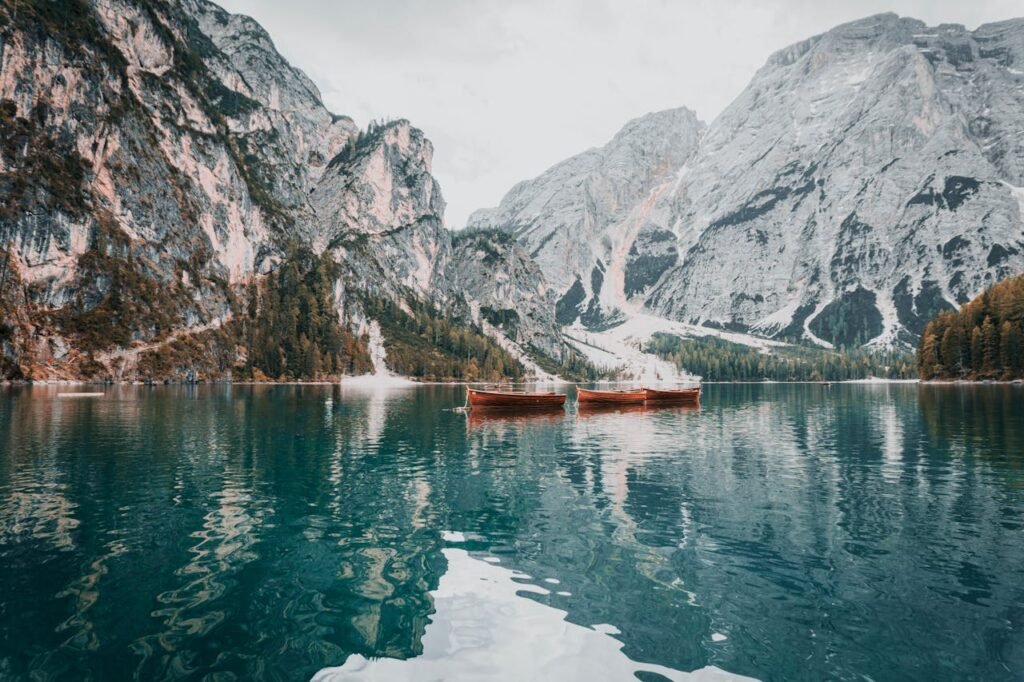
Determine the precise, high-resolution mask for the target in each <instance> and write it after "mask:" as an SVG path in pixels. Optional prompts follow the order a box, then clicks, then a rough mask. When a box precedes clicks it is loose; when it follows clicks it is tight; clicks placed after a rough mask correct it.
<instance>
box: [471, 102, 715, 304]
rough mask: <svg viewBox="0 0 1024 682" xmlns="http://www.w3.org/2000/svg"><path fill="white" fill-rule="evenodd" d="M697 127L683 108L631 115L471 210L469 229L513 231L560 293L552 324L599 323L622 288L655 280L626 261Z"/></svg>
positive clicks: (696, 137)
mask: <svg viewBox="0 0 1024 682" xmlns="http://www.w3.org/2000/svg"><path fill="white" fill-rule="evenodd" d="M704 127H705V126H704V124H703V123H701V122H700V121H699V120H698V119H697V117H696V115H695V114H694V113H693V112H692V111H690V110H689V109H685V108H680V109H670V110H667V111H660V112H657V113H653V114H647V115H646V116H642V117H640V118H638V119H635V120H633V121H630V122H629V123H627V124H626V125H625V126H624V127H623V128H622V130H620V131H619V132H618V133H617V134H616V135H615V137H614V138H613V139H612V140H611V141H610V142H608V144H606V145H605V146H604V147H601V148H597V149H590V150H588V151H585V152H583V153H582V154H579V155H577V156H574V157H572V158H571V159H567V160H566V161H563V162H561V163H559V164H557V165H556V166H554V167H552V168H550V169H548V170H547V171H545V172H544V173H543V174H542V175H540V176H538V177H537V178H534V179H532V180H527V181H524V182H521V183H519V184H518V185H516V186H515V187H513V188H512V190H511V191H509V193H508V194H507V195H506V196H505V197H504V198H503V199H502V201H501V204H500V205H499V206H498V207H496V208H492V209H483V210H479V211H476V212H474V213H473V214H472V215H471V216H470V218H469V227H470V228H497V229H501V230H505V231H508V232H510V233H511V234H514V235H515V236H516V238H517V239H518V240H519V243H520V244H522V245H523V247H524V248H525V249H526V250H527V251H528V252H529V253H530V255H531V256H532V257H533V258H534V259H536V261H537V262H538V263H539V264H540V266H541V269H542V270H543V272H544V275H545V277H546V278H547V280H548V281H549V282H550V284H551V286H552V287H553V288H554V289H555V290H556V291H557V292H558V293H559V295H560V296H561V301H560V303H559V307H558V317H559V322H561V323H562V324H568V323H570V322H572V321H574V320H575V319H576V318H577V317H580V316H582V317H583V319H584V321H585V322H587V323H588V324H600V323H601V321H602V320H603V319H604V318H605V317H606V316H607V315H608V314H609V313H613V312H614V311H615V310H616V309H617V308H621V307H622V306H624V305H625V297H624V296H622V292H623V290H624V289H625V290H628V291H630V292H633V291H635V290H642V289H643V288H644V286H645V285H646V284H647V283H653V280H655V279H656V278H657V277H656V274H655V273H652V272H650V271H645V272H641V270H640V269H638V268H637V267H636V266H635V264H634V267H633V268H632V269H627V268H626V262H627V260H628V257H629V253H630V250H631V247H632V245H633V241H634V239H635V238H636V235H637V233H638V232H639V231H640V229H641V228H643V227H644V226H645V225H646V224H647V221H648V220H649V217H650V216H649V213H650V208H651V206H652V205H653V203H654V200H655V199H656V198H657V192H658V189H657V188H659V187H660V186H662V185H663V184H664V183H665V182H666V181H668V180H670V179H671V178H673V177H674V176H675V174H676V173H677V172H678V170H679V168H680V167H681V166H683V164H685V163H686V162H687V160H688V159H689V158H690V157H691V156H692V155H693V154H694V152H695V151H696V150H697V145H698V143H699V141H700V137H701V135H702V134H703V132H704ZM657 274H660V273H657ZM645 278H647V279H649V280H650V282H646V281H645Z"/></svg>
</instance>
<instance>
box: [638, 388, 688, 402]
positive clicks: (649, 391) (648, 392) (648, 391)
mask: <svg viewBox="0 0 1024 682" xmlns="http://www.w3.org/2000/svg"><path fill="white" fill-rule="evenodd" d="M644 394H645V396H646V399H647V400H648V401H649V402H659V403H660V402H672V403H696V402H700V388H699V387H698V388H684V389H679V390H674V391H659V390H656V389H653V388H645V389H644Z"/></svg>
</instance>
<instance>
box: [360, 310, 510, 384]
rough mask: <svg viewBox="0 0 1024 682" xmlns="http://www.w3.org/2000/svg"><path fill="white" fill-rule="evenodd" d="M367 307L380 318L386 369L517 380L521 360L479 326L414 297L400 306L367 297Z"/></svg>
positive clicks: (421, 374)
mask: <svg viewBox="0 0 1024 682" xmlns="http://www.w3.org/2000/svg"><path fill="white" fill-rule="evenodd" d="M363 307H364V310H365V312H366V314H367V316H369V317H370V318H371V319H374V320H377V321H378V322H379V323H380V327H381V333H382V334H383V336H384V349H385V350H386V351H387V364H388V368H389V369H391V370H392V371H394V372H397V373H399V374H404V375H406V376H410V377H415V378H417V379H426V380H433V381H440V380H449V379H454V380H457V381H501V380H506V379H512V380H519V379H521V378H522V376H523V371H524V370H523V365H522V363H520V362H519V361H518V360H516V359H515V358H514V357H512V355H510V354H509V353H508V351H506V350H505V349H503V348H502V347H501V346H499V345H498V344H497V343H496V342H495V341H494V340H492V339H491V338H489V337H488V336H485V335H484V333H483V332H482V331H480V330H479V329H478V328H476V327H475V326H471V325H467V324H464V323H461V322H459V321H457V320H454V319H452V318H451V317H449V316H446V315H442V314H441V313H440V312H438V311H437V310H435V309H434V308H432V307H430V306H428V305H427V304H424V303H418V302H416V300H415V299H411V300H410V302H409V305H408V306H400V305H398V304H396V303H393V302H391V301H389V300H386V299H380V298H367V299H366V300H365V301H364V302H363Z"/></svg>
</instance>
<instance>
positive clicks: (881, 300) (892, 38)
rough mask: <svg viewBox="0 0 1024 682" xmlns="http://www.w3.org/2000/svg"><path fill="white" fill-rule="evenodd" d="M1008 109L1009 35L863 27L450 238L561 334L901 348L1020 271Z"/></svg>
mask: <svg viewBox="0 0 1024 682" xmlns="http://www.w3.org/2000/svg"><path fill="white" fill-rule="evenodd" d="M1022 112H1024V20H1021V19H1016V20H1011V21H1005V22H1000V23H995V24H987V25H984V26H981V27H979V28H977V29H976V30H974V31H968V30H966V29H965V28H964V27H963V26H959V25H942V26H938V27H929V26H927V25H925V24H924V23H923V22H920V21H917V20H915V19H908V18H902V17H898V16H896V15H895V14H882V15H878V16H872V17H869V18H866V19H863V20H860V21H855V22H852V23H849V24H845V25H842V26H839V27H837V28H835V29H833V30H831V31H829V32H827V33H824V34H822V35H818V36H814V37H812V38H809V39H808V40H805V41H802V42H800V43H798V44H796V45H792V46H790V47H787V48H785V49H782V50H780V51H778V52H777V53H775V54H774V55H772V56H771V57H770V58H769V59H768V62H767V63H766V64H765V65H764V66H763V67H762V68H761V69H760V70H759V71H758V72H757V74H756V75H755V76H754V78H753V80H752V81H751V83H750V84H749V85H748V86H747V88H746V89H745V90H744V91H743V92H742V93H740V95H739V97H737V98H736V100H735V101H733V103H732V104H730V105H729V106H728V107H727V108H726V110H725V111H724V112H722V114H721V115H719V116H718V117H717V118H716V119H715V120H714V121H713V122H712V123H711V124H710V125H706V126H705V125H704V124H703V123H701V122H700V121H698V120H697V119H696V117H695V116H694V115H693V114H692V113H691V112H689V111H687V110H685V109H678V110H670V111H664V112H660V113H656V114H650V115H648V116H645V117H643V118H640V119H637V120H635V121H632V122H630V123H629V124H627V125H626V127H625V128H623V129H622V131H621V132H620V133H619V134H618V135H616V136H615V138H614V139H613V140H612V141H611V142H609V143H608V144H607V145H606V146H605V147H603V148H601V149H593V150H589V151H586V152H583V153H582V154H579V155H578V156H575V157H573V158H571V159H568V160H567V161H564V162H562V163H560V164H558V165H556V166H555V167H553V168H551V169H550V170H548V171H547V172H545V173H543V174H542V175H540V176H539V177H537V178H534V179H532V180H527V181H525V182H521V183H519V184H518V185H516V186H515V187H513V188H512V189H511V190H510V191H509V192H508V194H507V195H506V196H505V197H504V198H503V199H502V201H501V203H500V205H499V206H498V207H496V208H493V209H485V210H480V211H477V212H475V213H474V214H473V215H472V216H471V217H470V220H469V225H470V227H484V226H486V227H495V228H500V229H504V230H506V231H508V232H510V233H512V234H514V235H515V236H516V237H517V239H518V240H519V241H520V243H521V244H522V245H523V246H524V247H525V248H527V249H528V250H529V251H530V254H531V255H532V256H533V257H534V258H535V259H536V260H537V262H538V263H539V264H540V265H541V267H542V270H543V271H544V274H545V276H546V277H547V279H548V281H549V282H550V283H551V284H552V285H553V286H554V287H555V288H556V290H557V291H558V293H559V301H558V303H557V306H558V318H559V321H560V322H561V323H563V324H570V323H575V324H577V325H583V326H587V327H591V328H593V327H598V328H600V327H601V326H602V325H607V324H614V322H615V321H616V319H618V318H620V317H622V316H629V315H630V314H631V313H635V312H636V311H638V310H643V311H647V312H649V313H653V314H655V315H658V316H661V317H664V318H668V319H671V320H677V321H682V322H686V323H689V324H694V325H701V326H708V327H715V328H721V329H728V330H732V331H739V332H744V333H751V334H757V335H760V336H767V337H774V338H780V339H787V340H793V341H801V342H810V343H814V344H818V345H821V346H826V347H831V346H840V345H841V346H847V347H849V346H860V345H870V346H875V347H887V348H889V347H894V346H906V345H909V344H913V343H915V342H916V340H917V338H918V337H919V335H920V333H921V330H922V329H923V326H924V324H925V323H926V322H927V321H928V320H929V319H930V318H931V317H932V316H934V315H935V314H936V313H938V312H940V311H942V310H944V309H950V308H953V307H955V306H958V305H960V304H963V303H965V302H966V301H967V300H969V299H970V298H971V297H972V296H974V295H976V294H977V293H979V292H980V291H981V290H982V289H984V288H985V287H986V286H988V285H991V284H992V283H993V282H995V281H998V280H1000V279H1003V278H1005V277H1007V276H1009V275H1012V274H1015V273H1019V272H1021V271H1024V219H1022V214H1024V114H1022Z"/></svg>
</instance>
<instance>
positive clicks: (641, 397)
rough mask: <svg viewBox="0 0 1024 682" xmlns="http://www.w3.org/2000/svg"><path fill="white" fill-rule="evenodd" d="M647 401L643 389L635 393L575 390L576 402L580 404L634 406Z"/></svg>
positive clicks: (586, 389)
mask: <svg viewBox="0 0 1024 682" xmlns="http://www.w3.org/2000/svg"><path fill="white" fill-rule="evenodd" d="M646 399H647V395H646V392H645V391H644V390H643V389H638V390H636V391H592V390H590V389H588V388H578V389H576V400H577V402H580V403H601V404H607V405H635V404H637V403H642V402H643V401H645V400H646Z"/></svg>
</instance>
